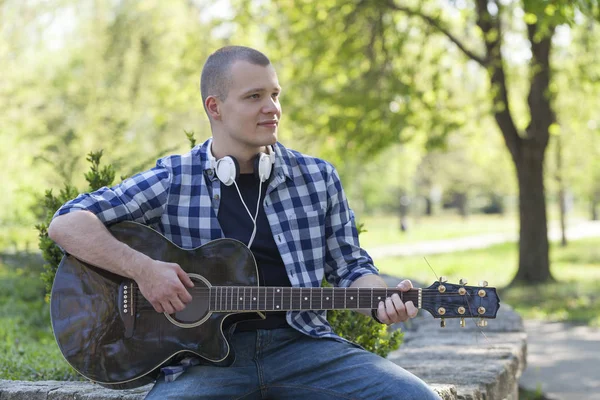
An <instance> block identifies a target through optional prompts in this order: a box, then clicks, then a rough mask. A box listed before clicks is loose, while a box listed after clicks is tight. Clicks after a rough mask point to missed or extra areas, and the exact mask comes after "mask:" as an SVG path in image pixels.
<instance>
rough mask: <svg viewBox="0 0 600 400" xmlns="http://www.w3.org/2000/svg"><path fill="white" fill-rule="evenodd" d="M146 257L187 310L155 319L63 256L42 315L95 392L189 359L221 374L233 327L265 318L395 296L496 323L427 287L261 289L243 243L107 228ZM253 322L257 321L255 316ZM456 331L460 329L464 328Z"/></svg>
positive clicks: (450, 294) (435, 311) (119, 286)
mask: <svg viewBox="0 0 600 400" xmlns="http://www.w3.org/2000/svg"><path fill="white" fill-rule="evenodd" d="M109 230H110V232H111V233H112V234H113V235H114V236H115V237H116V238H117V239H118V240H120V241H122V242H124V243H126V244H127V245H129V246H130V247H132V248H133V249H135V250H137V251H140V252H142V253H144V254H146V255H147V256H149V257H151V258H153V259H157V260H161V261H165V262H173V263H177V264H179V265H180V266H181V267H182V268H183V270H184V271H185V272H187V274H188V275H189V276H190V278H191V279H192V281H193V282H194V285H195V286H194V287H193V288H188V290H189V292H190V294H191V295H192V298H193V300H192V302H191V303H190V304H188V305H187V306H186V308H185V309H184V310H182V311H181V312H176V313H175V314H171V315H169V314H166V313H165V314H163V313H157V312H156V311H155V310H154V309H153V307H152V306H151V305H150V303H149V302H148V301H147V300H146V299H145V298H144V297H143V296H142V295H141V293H140V292H139V289H138V287H137V285H136V283H135V281H133V280H131V279H128V278H125V277H122V276H119V275H116V274H113V273H110V272H108V271H106V270H104V269H101V268H97V267H94V266H92V265H89V264H86V263H84V262H82V261H80V260H78V259H77V258H75V257H73V256H71V255H65V256H64V257H63V259H62V261H61V263H60V265H59V267H58V270H57V272H56V278H55V280H54V285H53V288H52V295H51V302H50V313H51V320H52V329H53V331H54V336H55V338H56V341H57V343H58V346H59V348H60V351H61V352H62V354H63V356H64V357H65V359H66V360H67V362H68V363H69V364H70V365H71V366H72V367H73V368H74V369H75V370H76V371H77V372H79V373H80V374H81V375H83V376H84V377H86V378H88V379H90V380H91V381H94V382H96V383H98V384H100V385H102V386H105V387H109V388H114V389H125V388H133V387H138V386H142V385H145V384H147V383H150V382H152V381H153V380H154V379H156V377H157V376H158V372H159V371H160V368H161V367H162V366H164V365H166V364H168V363H170V362H173V361H174V360H175V359H176V358H178V357H183V356H187V355H196V356H198V357H200V358H202V359H204V360H205V361H208V362H211V363H215V364H217V365H223V366H226V365H229V364H230V363H231V362H232V361H233V357H234V354H233V351H232V350H231V347H230V345H229V343H228V337H229V335H230V334H231V333H232V332H233V329H234V327H235V323H236V322H239V321H240V320H243V319H256V318H260V317H261V316H262V314H260V312H263V311H287V310H337V309H369V308H371V309H372V308H377V305H378V304H379V301H380V300H383V299H385V298H386V297H388V296H391V295H392V294H393V293H398V294H399V295H400V297H401V298H402V300H403V301H405V302H406V301H413V303H414V304H415V306H417V307H418V308H420V309H425V310H427V311H428V312H429V313H431V314H432V315H433V316H434V317H435V318H472V317H477V318H481V320H480V323H483V324H484V323H485V322H487V321H486V320H487V319H489V318H495V317H496V313H497V310H498V308H499V303H500V301H499V298H498V296H497V294H496V290H495V289H494V288H491V287H486V286H480V287H475V286H466V285H462V284H460V285H456V284H449V283H446V282H443V281H439V282H435V283H433V284H432V285H431V286H429V287H428V288H423V289H421V288H416V289H411V290H410V291H408V292H400V291H399V290H398V289H395V288H373V289H371V288H331V287H327V288H325V287H319V288H308V287H261V286H259V284H258V283H259V280H258V271H257V267H256V263H255V260H254V256H253V255H252V252H251V251H250V250H249V249H248V248H247V247H246V246H245V245H244V244H243V243H241V242H239V241H237V240H233V239H218V240H214V241H211V242H208V243H206V244H205V245H203V246H200V247H197V248H195V249H191V250H185V249H182V248H180V247H178V246H177V245H175V244H174V243H172V242H171V241H169V240H168V239H166V238H165V237H164V236H162V235H161V234H160V233H158V232H157V231H155V230H153V229H151V228H149V227H146V226H144V225H141V224H138V223H135V222H121V223H118V224H115V225H113V226H111V227H110V228H109ZM257 313H258V315H257ZM462 323H463V324H464V319H463V320H462Z"/></svg>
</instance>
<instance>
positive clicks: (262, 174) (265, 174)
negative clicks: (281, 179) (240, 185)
mask: <svg viewBox="0 0 600 400" xmlns="http://www.w3.org/2000/svg"><path fill="white" fill-rule="evenodd" d="M272 170H273V160H272V159H271V157H269V155H267V154H265V153H259V154H258V155H257V156H256V158H255V159H254V175H255V176H256V177H257V178H258V180H260V181H261V182H266V181H267V180H268V179H269V178H270V177H271V171H272Z"/></svg>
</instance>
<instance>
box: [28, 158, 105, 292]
mask: <svg viewBox="0 0 600 400" xmlns="http://www.w3.org/2000/svg"><path fill="white" fill-rule="evenodd" d="M102 153H103V152H102V150H100V151H97V152H91V153H89V154H88V156H87V158H86V160H87V161H88V162H89V163H90V164H91V167H90V171H89V172H87V173H86V174H85V175H84V176H85V179H86V181H87V182H88V184H89V191H94V190H97V189H100V188H101V187H103V186H110V185H111V184H112V183H113V181H114V179H115V171H114V169H113V167H112V166H111V165H108V166H105V167H104V168H100V160H101V159H102ZM78 193H79V192H78V191H77V189H75V187H73V186H71V185H70V184H68V183H65V185H64V189H62V190H61V191H60V192H59V194H58V196H55V195H54V194H53V193H52V189H50V190H46V192H45V193H44V197H43V200H42V216H43V218H44V220H43V221H42V222H41V223H40V224H38V225H36V226H35V228H36V229H37V231H38V237H39V248H40V250H41V252H42V257H43V258H44V261H46V263H45V264H44V272H42V274H41V278H42V281H43V282H44V283H45V284H46V300H48V301H49V299H50V292H51V291H52V283H53V282H54V276H55V275H56V270H57V268H58V264H60V260H61V259H62V256H63V252H62V250H61V249H60V247H58V246H57V245H56V243H54V242H53V241H52V239H50V238H49V237H48V226H49V225H50V221H51V220H52V216H53V215H54V213H55V212H56V210H58V209H59V208H60V206H62V205H63V204H64V203H66V202H67V201H69V200H71V199H73V198H75V197H76V196H77V195H78Z"/></svg>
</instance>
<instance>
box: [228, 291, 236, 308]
mask: <svg viewBox="0 0 600 400" xmlns="http://www.w3.org/2000/svg"><path fill="white" fill-rule="evenodd" d="M234 300H235V287H233V286H232V287H231V300H230V302H229V307H231V311H233V310H235V308H234V307H233V302H234Z"/></svg>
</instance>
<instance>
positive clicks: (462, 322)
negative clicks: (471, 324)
mask: <svg viewBox="0 0 600 400" xmlns="http://www.w3.org/2000/svg"><path fill="white" fill-rule="evenodd" d="M465 326H467V324H466V323H465V319H464V318H461V319H460V327H461V328H464V327H465Z"/></svg>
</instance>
